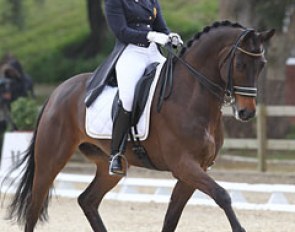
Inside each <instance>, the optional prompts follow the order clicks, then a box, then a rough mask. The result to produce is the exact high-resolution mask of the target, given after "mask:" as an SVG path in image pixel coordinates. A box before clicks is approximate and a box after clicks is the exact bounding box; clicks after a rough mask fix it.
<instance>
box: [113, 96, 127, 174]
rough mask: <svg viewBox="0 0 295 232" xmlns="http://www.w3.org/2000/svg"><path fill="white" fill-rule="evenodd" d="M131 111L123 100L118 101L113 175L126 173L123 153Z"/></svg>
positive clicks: (114, 127) (114, 136) (115, 120)
mask: <svg viewBox="0 0 295 232" xmlns="http://www.w3.org/2000/svg"><path fill="white" fill-rule="evenodd" d="M130 116H131V112H128V111H125V110H124V108H123V106H122V104H121V102H120V101H119V102H118V111H117V113H116V115H115V118H114V123H113V132H112V143H111V149H112V152H111V161H110V167H109V173H110V174H111V175H125V173H124V170H123V167H122V161H121V158H122V155H123V153H124V146H125V143H126V140H127V138H128V131H129V128H130Z"/></svg>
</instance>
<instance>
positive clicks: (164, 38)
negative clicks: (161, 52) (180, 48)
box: [146, 31, 169, 46]
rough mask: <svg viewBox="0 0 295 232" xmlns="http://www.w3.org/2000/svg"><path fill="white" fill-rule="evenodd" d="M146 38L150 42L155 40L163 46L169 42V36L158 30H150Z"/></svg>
mask: <svg viewBox="0 0 295 232" xmlns="http://www.w3.org/2000/svg"><path fill="white" fill-rule="evenodd" d="M146 38H147V39H148V40H149V41H150V42H155V43H158V44H160V45H162V46H164V45H165V44H166V43H168V42H169V36H168V35H166V34H164V33H161V32H156V31H150V32H149V33H148V34H147V36H146Z"/></svg>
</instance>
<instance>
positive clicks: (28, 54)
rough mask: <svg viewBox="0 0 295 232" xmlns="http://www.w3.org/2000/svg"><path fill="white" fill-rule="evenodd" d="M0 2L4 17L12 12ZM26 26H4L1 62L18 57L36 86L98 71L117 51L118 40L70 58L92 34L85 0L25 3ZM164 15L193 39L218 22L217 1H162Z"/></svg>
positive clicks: (0, 40)
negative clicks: (114, 47)
mask: <svg viewBox="0 0 295 232" xmlns="http://www.w3.org/2000/svg"><path fill="white" fill-rule="evenodd" d="M6 1H7V0H0V13H1V14H2V15H3V13H4V12H5V11H6V10H7V7H5V2H6ZM23 4H24V10H25V11H24V12H25V13H24V15H25V17H24V19H25V24H24V25H25V26H24V28H23V29H22V30H19V29H18V28H16V27H14V26H12V25H11V24H3V22H2V23H1V21H0V26H1V27H0V57H2V56H3V55H4V54H5V53H7V52H11V53H12V54H14V55H15V56H17V57H18V58H19V59H20V61H21V62H22V64H23V65H24V67H25V70H26V71H27V72H28V73H29V74H30V75H31V76H32V77H33V79H34V81H35V82H47V83H57V82H60V81H63V80H65V79H67V78H69V77H70V76H73V75H75V74H77V73H81V72H89V71H93V70H94V69H95V68H96V67H97V65H98V64H99V63H100V62H102V61H103V60H104V58H105V56H106V55H107V54H108V53H109V52H110V50H111V49H112V44H113V38H112V37H111V36H110V37H109V39H108V41H106V46H104V50H103V51H102V52H101V53H100V54H97V56H96V57H93V58H91V59H84V58H82V57H81V58H75V59H71V58H69V57H66V56H65V55H64V52H63V51H64V50H65V48H67V47H69V46H70V45H75V44H79V43H81V41H83V40H85V38H86V37H87V36H88V33H89V26H88V21H87V12H86V0H63V1H60V0H45V1H44V5H42V4H41V5H40V4H36V0H23ZM161 5H162V9H163V14H164V16H165V18H166V20H167V24H168V25H169V27H170V28H171V30H173V31H177V32H179V33H180V34H181V35H182V36H183V37H184V39H188V38H190V37H191V36H192V35H193V34H195V33H196V32H197V31H198V30H201V28H202V27H203V26H205V25H208V24H211V23H212V22H213V21H215V20H216V19H217V11H218V1H217V0H186V1H185V0H175V1H171V0H161Z"/></svg>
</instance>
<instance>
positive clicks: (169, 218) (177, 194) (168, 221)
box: [162, 181, 195, 232]
mask: <svg viewBox="0 0 295 232" xmlns="http://www.w3.org/2000/svg"><path fill="white" fill-rule="evenodd" d="M194 191H195V189H194V188H193V187H191V186H189V185H187V184H185V183H184V182H181V181H178V182H177V183H176V185H175V187H174V189H173V192H172V196H171V199H170V203H169V207H168V210H167V212H166V216H165V221H164V225H163V229H162V232H171V231H174V230H175V229H176V226H177V224H178V221H179V218H180V216H181V214H182V211H183V208H184V207H185V205H186V203H187V201H188V200H189V199H190V197H191V196H192V194H193V193H194Z"/></svg>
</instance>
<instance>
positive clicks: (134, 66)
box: [116, 43, 165, 111]
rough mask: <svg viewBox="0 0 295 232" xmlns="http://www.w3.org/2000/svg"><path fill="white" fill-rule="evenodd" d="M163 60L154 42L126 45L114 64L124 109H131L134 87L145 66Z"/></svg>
mask: <svg viewBox="0 0 295 232" xmlns="http://www.w3.org/2000/svg"><path fill="white" fill-rule="evenodd" d="M164 60H165V58H164V57H163V56H162V55H161V53H160V52H159V50H158V48H157V46H156V44H155V43H151V44H150V46H149V47H147V48H145V47H138V46H136V45H133V44H129V45H127V47H126V48H125V50H124V51H123V53H122V54H121V56H120V58H119V60H118V62H117V64H116V74H117V81H118V87H119V98H120V100H121V101H122V104H123V108H124V109H125V110H126V111H131V110H132V105H133V98H134V91H135V87H136V84H137V82H138V81H139V79H140V78H141V77H142V75H143V73H144V70H145V68H146V67H147V66H148V65H150V64H152V63H154V62H160V63H161V62H163V61H164Z"/></svg>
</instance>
